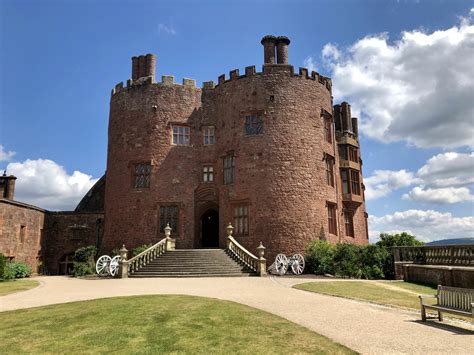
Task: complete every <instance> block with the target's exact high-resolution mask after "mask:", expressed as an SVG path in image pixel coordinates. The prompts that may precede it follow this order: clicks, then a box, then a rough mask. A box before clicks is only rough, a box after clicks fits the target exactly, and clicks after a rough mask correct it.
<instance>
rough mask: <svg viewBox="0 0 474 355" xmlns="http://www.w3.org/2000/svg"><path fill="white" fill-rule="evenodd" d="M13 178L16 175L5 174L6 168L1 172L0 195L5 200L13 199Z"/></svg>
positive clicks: (14, 178)
mask: <svg viewBox="0 0 474 355" xmlns="http://www.w3.org/2000/svg"><path fill="white" fill-rule="evenodd" d="M15 180H16V176H13V175H10V176H7V172H6V170H5V171H4V172H3V176H0V197H1V198H6V199H7V200H13V197H14V195H15Z"/></svg>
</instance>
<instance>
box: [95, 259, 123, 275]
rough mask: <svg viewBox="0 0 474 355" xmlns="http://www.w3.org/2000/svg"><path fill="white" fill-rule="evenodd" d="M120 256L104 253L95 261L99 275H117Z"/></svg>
mask: <svg viewBox="0 0 474 355" xmlns="http://www.w3.org/2000/svg"><path fill="white" fill-rule="evenodd" d="M119 262H120V256H119V255H117V256H114V257H110V256H108V255H102V256H101V257H100V258H99V259H97V262H96V263H95V271H96V272H97V275H99V276H112V277H115V276H116V275H117V273H118V269H119Z"/></svg>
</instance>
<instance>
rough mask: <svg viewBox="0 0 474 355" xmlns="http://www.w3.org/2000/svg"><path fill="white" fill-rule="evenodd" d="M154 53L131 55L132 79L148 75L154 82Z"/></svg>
mask: <svg viewBox="0 0 474 355" xmlns="http://www.w3.org/2000/svg"><path fill="white" fill-rule="evenodd" d="M155 70H156V55H154V54H147V55H141V56H139V57H136V56H135V57H132V80H138V79H140V78H146V77H150V76H151V78H152V82H153V83H154V82H155Z"/></svg>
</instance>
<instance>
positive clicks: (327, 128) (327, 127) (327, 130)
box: [324, 117, 332, 143]
mask: <svg viewBox="0 0 474 355" xmlns="http://www.w3.org/2000/svg"><path fill="white" fill-rule="evenodd" d="M324 139H325V140H326V142H329V143H332V121H331V119H330V118H329V117H324Z"/></svg>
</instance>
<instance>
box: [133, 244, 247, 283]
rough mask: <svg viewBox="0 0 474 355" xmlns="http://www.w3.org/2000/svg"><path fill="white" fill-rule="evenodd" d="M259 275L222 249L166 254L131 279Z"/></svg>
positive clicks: (190, 250) (135, 273) (187, 250)
mask: <svg viewBox="0 0 474 355" xmlns="http://www.w3.org/2000/svg"><path fill="white" fill-rule="evenodd" d="M254 275H256V273H255V272H254V271H252V270H250V269H249V268H248V267H246V266H244V265H243V264H242V263H240V262H239V261H237V260H236V258H234V257H233V256H232V255H231V253H229V252H228V251H226V250H223V249H177V250H173V251H167V252H166V253H164V254H163V255H161V256H159V257H158V258H156V259H155V260H153V261H151V262H150V263H149V264H147V265H145V266H144V267H142V268H141V269H139V270H138V271H135V272H134V273H132V274H130V276H129V277H219V276H220V277H224V276H227V277H230V276H254Z"/></svg>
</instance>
